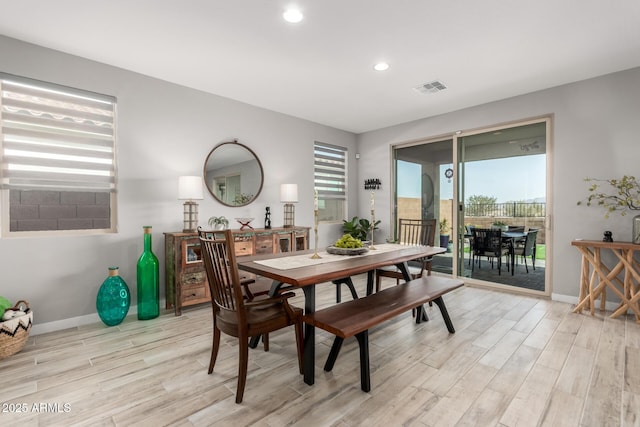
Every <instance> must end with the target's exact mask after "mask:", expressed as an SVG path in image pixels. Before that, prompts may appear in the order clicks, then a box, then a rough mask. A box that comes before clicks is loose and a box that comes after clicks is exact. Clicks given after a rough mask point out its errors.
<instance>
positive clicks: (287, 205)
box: [280, 184, 298, 227]
mask: <svg viewBox="0 0 640 427" xmlns="http://www.w3.org/2000/svg"><path fill="white" fill-rule="evenodd" d="M280 201H281V202H282V203H284V223H283V226H284V227H294V226H295V225H294V224H295V206H294V205H293V204H294V203H298V184H282V185H280Z"/></svg>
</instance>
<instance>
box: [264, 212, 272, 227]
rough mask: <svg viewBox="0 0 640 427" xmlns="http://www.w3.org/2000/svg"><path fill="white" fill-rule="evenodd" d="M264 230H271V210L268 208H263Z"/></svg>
mask: <svg viewBox="0 0 640 427" xmlns="http://www.w3.org/2000/svg"><path fill="white" fill-rule="evenodd" d="M264 228H265V229H267V230H268V229H270V228H271V208H270V207H269V206H267V207H266V208H265V212H264Z"/></svg>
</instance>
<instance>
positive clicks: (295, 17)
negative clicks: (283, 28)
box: [282, 8, 304, 24]
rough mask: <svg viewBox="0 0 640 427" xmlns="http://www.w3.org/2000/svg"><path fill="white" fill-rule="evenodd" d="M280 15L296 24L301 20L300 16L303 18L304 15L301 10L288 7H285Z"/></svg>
mask: <svg viewBox="0 0 640 427" xmlns="http://www.w3.org/2000/svg"><path fill="white" fill-rule="evenodd" d="M282 17H283V18H284V20H285V21H287V22H290V23H292V24H297V23H298V22H300V21H302V18H304V15H302V12H300V10H299V9H295V8H290V9H287V10H286V11H285V12H284V13H283V14H282Z"/></svg>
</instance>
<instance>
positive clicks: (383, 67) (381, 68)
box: [373, 62, 389, 71]
mask: <svg viewBox="0 0 640 427" xmlns="http://www.w3.org/2000/svg"><path fill="white" fill-rule="evenodd" d="M373 69H374V70H376V71H387V70H388V69H389V64H387V63H386V62H379V63H377V64H376V65H374V66H373Z"/></svg>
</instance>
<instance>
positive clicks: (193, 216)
mask: <svg viewBox="0 0 640 427" xmlns="http://www.w3.org/2000/svg"><path fill="white" fill-rule="evenodd" d="M202 198H203V194H202V178H201V177H199V176H181V177H179V178H178V200H186V202H184V214H183V215H184V216H183V220H184V226H183V227H184V228H183V230H182V232H184V233H194V232H195V231H196V228H197V227H198V204H197V203H196V202H194V200H202Z"/></svg>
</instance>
